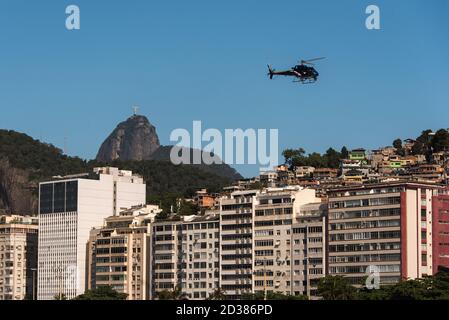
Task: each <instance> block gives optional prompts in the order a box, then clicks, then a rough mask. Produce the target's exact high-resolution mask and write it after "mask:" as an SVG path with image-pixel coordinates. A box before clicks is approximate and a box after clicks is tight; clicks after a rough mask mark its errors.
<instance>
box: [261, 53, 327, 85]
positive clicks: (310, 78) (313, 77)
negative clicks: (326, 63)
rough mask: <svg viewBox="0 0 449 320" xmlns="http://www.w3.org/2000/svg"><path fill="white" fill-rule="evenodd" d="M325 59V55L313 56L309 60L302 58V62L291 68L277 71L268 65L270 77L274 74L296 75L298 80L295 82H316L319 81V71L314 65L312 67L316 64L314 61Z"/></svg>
mask: <svg viewBox="0 0 449 320" xmlns="http://www.w3.org/2000/svg"><path fill="white" fill-rule="evenodd" d="M321 59H325V57H321V58H313V59H309V60H300V62H299V63H300V64H297V65H296V66H294V67H293V68H291V69H290V70H284V71H276V70H275V69H273V68H271V66H270V65H268V76H269V77H270V79H273V76H291V77H296V79H297V80H294V81H293V82H299V83H303V84H305V83H314V82H316V81H317V79H318V76H319V73H318V72H317V71H316V70H315V68H314V67H312V66H313V65H314V64H313V63H312V61H317V60H321Z"/></svg>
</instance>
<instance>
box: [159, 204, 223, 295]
mask: <svg viewBox="0 0 449 320" xmlns="http://www.w3.org/2000/svg"><path fill="white" fill-rule="evenodd" d="M152 239H153V284H154V287H153V295H154V297H157V295H158V294H159V293H161V292H162V291H174V290H175V289H177V290H179V292H180V294H181V295H182V296H184V297H185V298H187V299H193V300H196V299H206V298H208V297H209V296H210V295H211V294H212V293H213V292H214V291H215V290H216V289H217V288H218V287H219V271H220V270H219V250H220V248H219V241H220V238H219V218H218V216H217V215H215V214H213V213H209V214H205V215H198V216H184V217H181V218H180V219H179V218H178V220H166V221H158V222H156V223H155V224H154V226H153V237H152Z"/></svg>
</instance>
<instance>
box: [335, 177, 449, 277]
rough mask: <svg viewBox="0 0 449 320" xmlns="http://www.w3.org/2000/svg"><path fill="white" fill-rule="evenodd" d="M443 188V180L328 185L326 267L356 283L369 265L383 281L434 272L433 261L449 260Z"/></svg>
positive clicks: (442, 261)
mask: <svg viewBox="0 0 449 320" xmlns="http://www.w3.org/2000/svg"><path fill="white" fill-rule="evenodd" d="M445 194H447V189H446V188H445V187H442V186H437V185H434V184H424V183H401V182H393V183H383V184H372V185H364V186H358V187H346V188H338V189H334V190H332V191H330V192H329V219H328V232H329V234H328V244H329V250H328V260H327V261H328V273H329V274H331V275H343V276H345V277H347V278H348V280H350V282H351V283H352V284H354V285H363V283H362V282H363V279H364V277H365V276H366V275H367V274H368V272H369V271H370V270H374V271H378V272H379V275H380V283H381V284H389V283H395V282H397V281H399V280H400V279H401V278H405V279H407V278H411V279H415V278H420V277H422V276H425V275H432V274H435V273H436V272H437V269H438V265H435V263H438V264H446V265H447V262H448V260H446V255H447V252H448V251H447V249H446V248H447V246H446V245H447V242H448V241H447V239H448V238H447V236H446V234H445V232H447V225H446V224H447V217H446V214H445V212H446V210H448V208H449V207H448V202H447V196H446V195H445ZM440 243H441V245H440ZM443 248H445V249H443Z"/></svg>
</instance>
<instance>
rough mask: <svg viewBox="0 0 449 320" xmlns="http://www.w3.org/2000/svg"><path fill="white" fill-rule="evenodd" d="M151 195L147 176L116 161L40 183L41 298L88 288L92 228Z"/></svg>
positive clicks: (77, 293)
mask: <svg viewBox="0 0 449 320" xmlns="http://www.w3.org/2000/svg"><path fill="white" fill-rule="evenodd" d="M145 197H146V195H145V183H144V182H143V179H142V178H141V177H139V176H136V175H133V174H132V172H130V171H123V170H119V169H117V168H110V167H106V168H95V169H94V172H93V173H92V174H89V175H80V176H67V177H60V178H58V179H57V180H54V181H50V182H43V183H40V186H39V231H40V232H39V240H38V247H39V255H38V285H37V287H38V290H37V297H38V299H40V300H50V299H54V298H55V297H56V296H62V295H64V296H66V297H67V298H74V297H75V296H77V295H80V294H82V293H84V291H85V288H86V282H87V279H88V277H87V275H86V243H87V241H88V239H89V234H90V230H91V228H93V227H95V226H101V225H102V224H103V219H104V218H106V217H108V216H111V215H116V214H118V212H120V211H121V210H122V209H125V208H129V207H131V206H133V205H141V204H145V201H146V199H145Z"/></svg>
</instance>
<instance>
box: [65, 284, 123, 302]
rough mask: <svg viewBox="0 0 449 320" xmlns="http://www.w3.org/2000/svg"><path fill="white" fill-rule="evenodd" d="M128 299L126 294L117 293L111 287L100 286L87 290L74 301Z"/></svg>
mask: <svg viewBox="0 0 449 320" xmlns="http://www.w3.org/2000/svg"><path fill="white" fill-rule="evenodd" d="M127 297H128V295H127V294H126V293H121V292H117V291H116V290H114V289H113V288H112V287H111V286H99V287H97V288H95V289H91V290H87V291H86V292H85V293H83V294H81V295H79V296H77V297H76V298H74V299H73V300H126V298H127Z"/></svg>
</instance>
